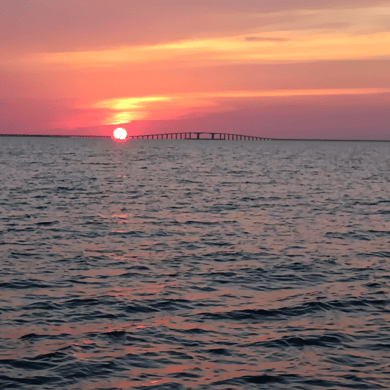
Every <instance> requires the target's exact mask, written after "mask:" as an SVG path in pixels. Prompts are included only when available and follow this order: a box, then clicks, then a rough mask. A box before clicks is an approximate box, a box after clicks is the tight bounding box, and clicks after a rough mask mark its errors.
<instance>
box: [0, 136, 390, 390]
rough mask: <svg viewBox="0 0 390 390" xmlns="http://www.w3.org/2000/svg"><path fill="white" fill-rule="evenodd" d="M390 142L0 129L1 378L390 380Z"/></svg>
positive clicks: (161, 382)
mask: <svg viewBox="0 0 390 390" xmlns="http://www.w3.org/2000/svg"><path fill="white" fill-rule="evenodd" d="M389 171H390V143H368V142H367V143H364V142H360V143H359V142H287V141H286V142H281V141H280V142H279V141H278V142H276V141H275V142H245V141H214V142H212V141H174V140H172V141H170V140H167V141H157V140H154V141H152V140H150V141H146V140H145V141H134V142H126V143H115V142H114V141H112V140H101V139H100V140H99V139H57V138H12V137H1V138H0V185H1V187H0V244H1V245H0V254H1V257H0V264H1V270H0V388H1V389H13V388H15V389H137V388H140V389H141V388H142V389H144V388H150V389H345V388H350V389H387V388H390V297H389V283H390V266H389V261H390V184H389V180H390V179H389V177H390V175H389Z"/></svg>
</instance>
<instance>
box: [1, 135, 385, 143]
mask: <svg viewBox="0 0 390 390" xmlns="http://www.w3.org/2000/svg"><path fill="white" fill-rule="evenodd" d="M141 135H142V134H140V136H141ZM0 137H40V138H43V137H47V138H102V139H111V138H112V137H111V136H110V135H56V134H52V135H50V134H0ZM254 137H255V136H254ZM172 140H173V141H233V140H224V139H214V140H213V139H211V138H200V139H196V138H192V139H182V140H181V139H177V140H176V139H172ZM144 141H145V139H144ZM149 141H152V140H149ZM154 141H157V140H154ZM159 141H171V139H164V140H162V139H159ZM266 141H313V142H316V141H321V142H390V140H386V139H326V138H324V139H316V138H267V139H266ZM246 142H248V141H246Z"/></svg>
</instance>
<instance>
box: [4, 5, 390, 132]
mask: <svg viewBox="0 0 390 390" xmlns="http://www.w3.org/2000/svg"><path fill="white" fill-rule="evenodd" d="M3 3H4V2H3ZM187 3H188V2H178V1H174V0H127V1H123V0H110V1H108V0H13V1H7V2H5V4H2V5H0V42H1V56H0V92H1V95H0V118H1V122H0V133H12V134H15V133H16V134H26V133H32V134H91V135H109V134H111V132H112V130H113V129H114V128H115V127H117V126H119V125H120V126H121V127H124V128H126V129H127V130H128V132H129V133H130V134H141V133H153V132H155V133H159V132H162V131H183V130H185V131H191V130H195V129H196V130H199V129H201V130H204V131H224V132H225V131H226V132H233V133H245V134H253V135H260V136H265V137H281V138H346V139H351V138H359V139H390V125H389V123H390V110H389V108H390V107H389V103H390V72H389V69H390V61H389V59H390V1H379V0H378V1H376V0H370V1H362V0H355V1H352V0H339V1H334V0H330V1H327V2H322V1H321V2H320V1H318V0H311V1H309V0H294V1H292V0H290V1H289V0H286V1H283V2H269V1H262V0H256V1H255V0H240V1H233V0H223V1H222V0H207V1H206V0H200V1H197V2H191V3H190V4H187ZM324 4H326V5H324Z"/></svg>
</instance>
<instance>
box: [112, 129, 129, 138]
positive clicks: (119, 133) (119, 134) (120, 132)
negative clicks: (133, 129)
mask: <svg viewBox="0 0 390 390" xmlns="http://www.w3.org/2000/svg"><path fill="white" fill-rule="evenodd" d="M113 136H114V138H115V139H126V138H127V131H126V130H125V129H122V128H121V127H118V128H117V129H115V130H114V133H113Z"/></svg>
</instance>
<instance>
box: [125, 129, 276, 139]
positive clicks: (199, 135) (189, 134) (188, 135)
mask: <svg viewBox="0 0 390 390" xmlns="http://www.w3.org/2000/svg"><path fill="white" fill-rule="evenodd" d="M127 139H179V140H180V139H181V140H209V141H227V140H229V141H270V140H271V139H272V138H265V137H257V136H254V135H243V134H232V133H219V132H218V133H211V132H206V131H185V132H178V133H162V134H143V135H128V136H127Z"/></svg>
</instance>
